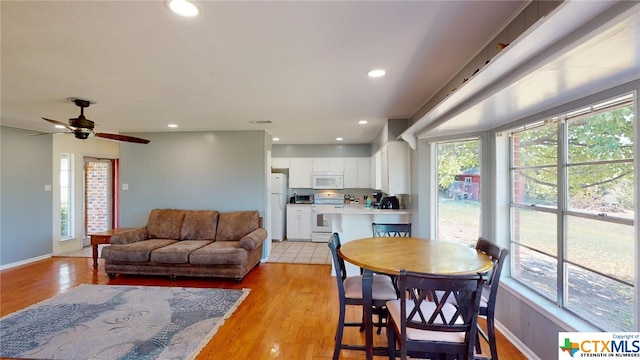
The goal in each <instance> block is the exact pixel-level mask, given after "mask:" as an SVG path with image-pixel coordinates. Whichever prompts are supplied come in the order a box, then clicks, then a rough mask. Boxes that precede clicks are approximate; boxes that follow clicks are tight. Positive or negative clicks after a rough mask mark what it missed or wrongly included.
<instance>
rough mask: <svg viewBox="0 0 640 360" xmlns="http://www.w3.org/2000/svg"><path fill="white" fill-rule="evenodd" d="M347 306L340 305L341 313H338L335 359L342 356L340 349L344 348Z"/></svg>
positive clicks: (334, 349)
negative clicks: (343, 337) (343, 334)
mask: <svg viewBox="0 0 640 360" xmlns="http://www.w3.org/2000/svg"><path fill="white" fill-rule="evenodd" d="M344 316H345V307H344V305H342V306H341V307H340V315H338V327H337V329H336V344H335V346H334V348H333V360H338V359H339V358H340V350H341V349H342V333H343V331H344Z"/></svg>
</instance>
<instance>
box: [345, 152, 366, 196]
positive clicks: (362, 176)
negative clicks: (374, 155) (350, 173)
mask: <svg viewBox="0 0 640 360" xmlns="http://www.w3.org/2000/svg"><path fill="white" fill-rule="evenodd" d="M357 160H358V161H357V162H358V182H357V185H358V186H357V187H358V188H364V189H369V188H371V182H370V181H369V178H370V177H369V158H368V157H360V158H357ZM346 170H347V169H346V162H345V173H346Z"/></svg>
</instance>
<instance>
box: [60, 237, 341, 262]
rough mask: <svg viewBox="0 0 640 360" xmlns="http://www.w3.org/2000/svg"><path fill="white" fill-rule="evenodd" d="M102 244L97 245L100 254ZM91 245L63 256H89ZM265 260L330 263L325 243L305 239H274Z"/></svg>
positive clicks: (329, 255) (329, 254)
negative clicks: (269, 253) (267, 257)
mask: <svg viewBox="0 0 640 360" xmlns="http://www.w3.org/2000/svg"><path fill="white" fill-rule="evenodd" d="M103 246H104V245H98V254H100V252H101V250H102V247H103ZM91 254H92V252H91V246H87V247H85V248H84V249H82V250H79V251H76V252H73V253H69V254H65V255H63V256H78V257H91ZM267 262H280V263H295V264H331V253H330V252H329V247H328V246H327V243H317V242H308V241H307V242H305V241H286V240H285V241H282V242H276V241H274V242H273V243H272V246H271V256H269V259H267Z"/></svg>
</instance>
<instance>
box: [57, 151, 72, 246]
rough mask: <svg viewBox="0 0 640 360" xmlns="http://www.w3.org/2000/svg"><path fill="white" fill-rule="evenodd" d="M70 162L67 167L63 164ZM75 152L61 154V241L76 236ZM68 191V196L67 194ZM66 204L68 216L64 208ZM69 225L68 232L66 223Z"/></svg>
mask: <svg viewBox="0 0 640 360" xmlns="http://www.w3.org/2000/svg"><path fill="white" fill-rule="evenodd" d="M65 160H66V161H67V162H68V166H67V168H66V169H65V166H64V165H63V162H64V161H65ZM73 173H74V167H73V154H72V153H61V154H60V171H59V176H60V178H59V179H60V210H59V211H60V227H59V229H60V241H67V240H71V239H73V238H75V221H74V218H75V217H74V203H73V191H74V183H73ZM65 190H66V191H65ZM65 193H66V196H65ZM65 205H66V208H67V212H66V216H65V213H64V212H63V209H64V207H65ZM65 222H66V225H67V228H66V229H67V231H66V233H65V232H64V231H63V229H64V225H65Z"/></svg>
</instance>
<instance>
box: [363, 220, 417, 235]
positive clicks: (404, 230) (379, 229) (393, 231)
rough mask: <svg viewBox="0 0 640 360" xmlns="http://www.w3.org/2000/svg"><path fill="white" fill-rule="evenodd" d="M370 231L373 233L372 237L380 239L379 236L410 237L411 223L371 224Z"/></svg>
mask: <svg viewBox="0 0 640 360" xmlns="http://www.w3.org/2000/svg"><path fill="white" fill-rule="evenodd" d="M371 230H372V232H373V236H374V237H381V236H402V237H411V223H403V224H383V223H372V224H371Z"/></svg>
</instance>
